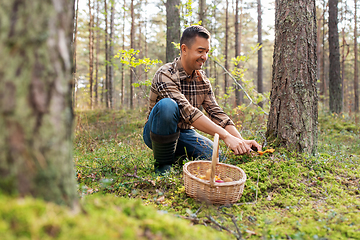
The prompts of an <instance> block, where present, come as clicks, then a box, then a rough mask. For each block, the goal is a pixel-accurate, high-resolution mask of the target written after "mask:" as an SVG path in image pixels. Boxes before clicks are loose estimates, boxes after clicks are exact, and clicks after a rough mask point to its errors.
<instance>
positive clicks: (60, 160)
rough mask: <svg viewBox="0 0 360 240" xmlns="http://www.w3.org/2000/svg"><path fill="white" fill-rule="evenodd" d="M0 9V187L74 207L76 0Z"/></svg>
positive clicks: (15, 3) (35, 1)
mask: <svg viewBox="0 0 360 240" xmlns="http://www.w3.org/2000/svg"><path fill="white" fill-rule="evenodd" d="M0 9H1V10H0V12H1V13H0V22H1V31H0V39H2V40H1V41H0V51H1V58H0V114H1V118H0V133H1V134H0V189H1V191H2V192H3V193H17V194H19V195H20V196H25V195H32V196H35V197H39V198H42V199H45V200H46V201H52V202H56V203H58V204H66V205H68V206H74V205H75V204H76V203H77V192H76V181H75V177H74V176H75V172H74V164H73V161H72V124H73V109H72V107H71V106H72V103H71V86H72V84H71V82H72V71H73V69H72V56H73V55H72V49H71V42H72V39H73V29H74V0H57V1H56V2H55V1H40V0H33V1H10V0H9V1H2V2H1V3H0Z"/></svg>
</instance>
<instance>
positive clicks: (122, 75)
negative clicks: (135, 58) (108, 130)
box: [120, 0, 126, 106]
mask: <svg viewBox="0 0 360 240" xmlns="http://www.w3.org/2000/svg"><path fill="white" fill-rule="evenodd" d="M123 11H124V12H123V21H122V22H123V25H122V50H125V22H126V21H125V19H126V0H124V6H123ZM124 67H125V64H123V63H121V92H120V94H121V98H120V102H121V106H124V99H125V70H124Z"/></svg>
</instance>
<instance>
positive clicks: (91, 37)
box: [88, 0, 94, 109]
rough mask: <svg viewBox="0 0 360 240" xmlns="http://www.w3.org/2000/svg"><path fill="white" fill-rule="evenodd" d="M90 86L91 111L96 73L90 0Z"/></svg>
mask: <svg viewBox="0 0 360 240" xmlns="http://www.w3.org/2000/svg"><path fill="white" fill-rule="evenodd" d="M88 3H89V17H90V21H89V84H90V91H89V92H90V109H92V108H93V97H92V94H93V72H94V33H93V32H94V25H93V22H94V17H93V14H92V13H91V0H89V2H88Z"/></svg>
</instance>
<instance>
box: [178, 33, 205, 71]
mask: <svg viewBox="0 0 360 240" xmlns="http://www.w3.org/2000/svg"><path fill="white" fill-rule="evenodd" d="M181 49H182V56H181V57H182V58H183V59H184V60H185V61H184V63H185V65H186V66H184V68H185V70H186V71H189V72H188V73H191V72H193V71H194V70H200V69H201V68H202V66H203V65H204V63H205V61H206V60H207V58H208V53H209V50H210V39H206V38H203V37H199V36H196V37H195V39H194V41H193V43H192V45H191V46H190V47H189V46H186V45H185V44H183V45H182V46H181Z"/></svg>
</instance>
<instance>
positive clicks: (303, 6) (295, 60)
mask: <svg viewBox="0 0 360 240" xmlns="http://www.w3.org/2000/svg"><path fill="white" fill-rule="evenodd" d="M276 6H277V7H276V11H275V45H274V54H273V72H272V90H271V96H270V102H271V108H270V113H269V119H268V124H267V132H266V136H267V139H268V141H269V142H273V143H274V145H278V146H283V147H286V148H287V149H288V150H290V151H298V152H306V153H309V154H315V152H316V147H317V132H318V129H317V117H318V109H317V101H318V97H317V92H316V81H317V78H316V72H317V71H316V66H317V65H316V13H315V12H316V9H315V0H304V1H290V2H289V1H287V0H276ZM285 16H286V21H284V18H285Z"/></svg>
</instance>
